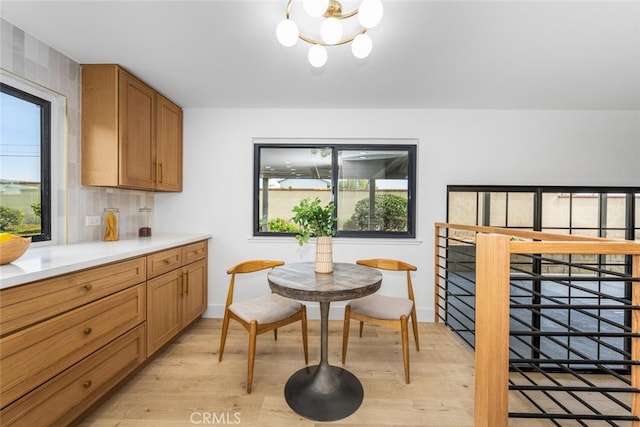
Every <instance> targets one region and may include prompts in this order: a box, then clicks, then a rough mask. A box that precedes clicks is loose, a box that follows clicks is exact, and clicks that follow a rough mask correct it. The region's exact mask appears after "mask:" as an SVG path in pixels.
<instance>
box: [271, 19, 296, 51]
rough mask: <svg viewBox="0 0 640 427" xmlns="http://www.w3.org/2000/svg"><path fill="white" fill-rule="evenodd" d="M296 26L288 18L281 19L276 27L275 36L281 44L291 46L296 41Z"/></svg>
mask: <svg viewBox="0 0 640 427" xmlns="http://www.w3.org/2000/svg"><path fill="white" fill-rule="evenodd" d="M298 34H299V32H298V26H297V25H296V23H295V22H293V21H292V20H290V19H283V20H282V21H280V22H279V23H278V26H277V27H276V37H277V38H278V41H279V42H280V44H281V45H282V46H285V47H291V46H293V45H295V44H296V42H297V41H298Z"/></svg>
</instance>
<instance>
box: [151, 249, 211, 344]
mask: <svg viewBox="0 0 640 427" xmlns="http://www.w3.org/2000/svg"><path fill="white" fill-rule="evenodd" d="M202 248H204V250H202ZM198 250H200V252H199V253H200V258H201V259H199V260H197V261H194V262H191V263H189V264H186V265H184V261H183V262H182V264H181V266H180V267H179V268H176V269H174V270H171V271H169V272H168V273H164V274H162V275H160V276H157V277H154V278H153V279H150V280H148V281H147V352H148V354H149V355H152V354H153V353H155V352H156V351H157V350H158V349H159V348H161V347H162V346H163V345H164V344H166V343H167V342H168V341H169V340H171V338H173V337H174V336H175V335H176V334H177V333H178V332H179V331H181V330H182V329H183V328H184V327H185V326H187V325H188V324H189V323H191V322H192V321H194V320H195V319H197V318H198V317H200V316H201V315H202V313H203V312H204V311H205V309H206V307H207V258H206V257H207V251H206V242H200V243H199V244H194V245H191V246H187V247H185V248H184V251H185V252H189V251H191V253H193V252H195V251H198ZM168 254H169V253H168V252H159V253H157V254H153V255H151V256H149V257H148V261H147V263H148V264H153V263H154V262H155V261H154V258H157V259H167V255H168ZM173 256H174V255H173V253H171V254H170V257H171V258H173ZM181 259H183V260H184V259H190V260H192V259H194V258H193V257H191V258H190V257H189V256H188V255H186V254H184V256H182V257H181Z"/></svg>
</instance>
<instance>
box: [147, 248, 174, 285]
mask: <svg viewBox="0 0 640 427" xmlns="http://www.w3.org/2000/svg"><path fill="white" fill-rule="evenodd" d="M181 265H182V248H174V249H169V250H166V251H162V252H156V253H155V254H151V255H149V256H147V279H150V278H152V277H156V276H159V275H161V274H163V273H166V272H167V271H171V270H174V269H176V268H178V267H180V266H181Z"/></svg>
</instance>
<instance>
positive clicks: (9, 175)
mask: <svg viewBox="0 0 640 427" xmlns="http://www.w3.org/2000/svg"><path fill="white" fill-rule="evenodd" d="M1 89H2V90H1V93H0V129H1V131H0V232H9V233H13V234H18V235H22V236H31V237H32V240H33V241H47V240H51V175H50V170H51V160H50V159H51V155H50V153H51V151H50V147H51V103H50V102H49V101H47V100H44V99H42V98H39V97H37V96H35V95H33V94H31V93H28V92H25V91H22V90H19V89H17V88H14V87H12V86H9V85H7V84H4V83H2V84H1Z"/></svg>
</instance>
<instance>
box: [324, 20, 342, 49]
mask: <svg viewBox="0 0 640 427" xmlns="http://www.w3.org/2000/svg"><path fill="white" fill-rule="evenodd" d="M320 37H322V41H323V42H325V43H327V44H336V43H338V42H339V41H340V39H341V38H342V24H341V23H340V21H338V19H336V18H327V19H325V20H324V22H323V23H322V25H321V26H320Z"/></svg>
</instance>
